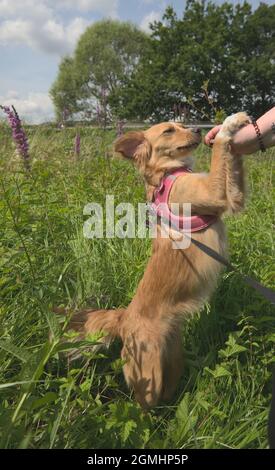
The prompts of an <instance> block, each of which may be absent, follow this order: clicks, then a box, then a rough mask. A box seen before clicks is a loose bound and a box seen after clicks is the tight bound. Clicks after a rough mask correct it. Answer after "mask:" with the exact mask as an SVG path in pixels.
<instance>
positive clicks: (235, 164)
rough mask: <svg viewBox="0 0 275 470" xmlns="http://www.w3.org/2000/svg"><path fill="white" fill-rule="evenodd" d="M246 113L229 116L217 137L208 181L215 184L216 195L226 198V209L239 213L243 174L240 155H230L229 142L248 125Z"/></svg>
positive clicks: (241, 202) (241, 203)
mask: <svg viewBox="0 0 275 470" xmlns="http://www.w3.org/2000/svg"><path fill="white" fill-rule="evenodd" d="M249 122H250V119H249V117H248V116H247V114H246V113H237V114H234V115H233V116H229V117H228V118H227V119H226V120H225V121H224V123H223V127H222V129H221V131H220V132H219V134H218V135H217V137H216V139H215V143H214V148H213V157H212V163H211V170H210V175H209V177H210V180H211V182H212V184H213V182H214V185H215V183H216V186H217V188H216V190H217V189H218V192H217V195H222V198H224V197H225V198H226V209H227V210H230V211H231V212H239V211H240V210H241V209H242V208H243V206H244V172H243V162H242V157H241V156H240V155H235V154H233V153H232V149H231V145H230V144H231V142H232V139H233V136H234V135H235V134H236V132H238V130H239V129H241V128H242V127H244V126H246V125H247V124H249Z"/></svg>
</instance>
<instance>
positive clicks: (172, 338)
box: [70, 113, 249, 407]
mask: <svg viewBox="0 0 275 470" xmlns="http://www.w3.org/2000/svg"><path fill="white" fill-rule="evenodd" d="M248 122H249V119H248V116H247V115H246V114H245V113H238V114H236V115H234V116H231V117H229V118H227V119H226V120H225V122H224V125H223V128H222V131H221V132H220V133H219V134H218V136H217V137H216V139H215V143H214V146H213V153H212V160H211V168H210V172H209V173H208V174H200V173H188V174H185V175H184V176H179V177H178V178H177V179H176V181H175V183H174V185H173V187H172V191H171V193H170V198H169V204H170V203H174V202H176V203H192V213H193V214H214V215H216V216H217V220H216V222H215V223H213V224H212V225H210V226H209V227H208V228H206V229H203V230H201V231H199V232H196V233H193V234H192V237H193V238H194V239H196V240H199V241H201V242H203V243H204V244H205V245H208V246H209V247H211V248H212V249H213V250H216V251H217V252H218V253H220V254H221V255H223V256H226V235H225V229H224V224H223V222H222V220H221V218H220V217H221V215H222V214H223V213H224V212H225V211H231V212H238V211H239V210H240V209H242V207H243V204H244V181H243V168H242V159H241V157H240V156H237V155H233V154H232V153H231V150H230V141H231V139H232V136H233V135H234V133H235V132H237V130H238V129H240V128H241V127H242V126H244V125H246V124H247V123H248ZM200 141H201V135H200V132H199V131H198V130H196V129H195V130H190V129H186V128H184V127H183V126H182V125H180V124H176V123H162V124H157V125H155V126H153V127H151V128H150V129H148V130H146V131H145V132H129V133H127V134H125V135H123V136H122V137H120V138H119V139H118V140H117V142H116V143H115V150H116V151H117V152H119V153H120V154H122V155H123V156H124V157H126V158H128V159H129V160H131V161H133V162H134V163H135V165H136V166H137V168H138V170H139V171H140V172H141V174H142V175H143V177H144V179H145V184H146V188H147V196H148V200H151V199H152V194H153V191H154V189H155V188H156V187H157V186H158V185H159V184H160V181H161V179H162V178H163V176H164V175H165V173H167V172H168V171H169V170H170V171H171V169H174V168H179V167H182V166H187V167H189V166H190V154H191V152H192V150H193V149H194V148H195V147H197V145H199V143H200ZM220 270H221V266H220V264H219V263H218V262H217V261H215V260H214V259H212V258H211V257H209V256H208V255H207V254H205V253H203V252H201V251H200V250H199V249H198V248H197V247H196V246H194V245H193V244H191V245H190V247H189V248H187V249H184V250H183V249H177V250H173V249H172V241H171V240H170V239H169V238H162V237H160V236H157V238H156V239H155V240H154V242H153V250H152V256H151V258H150V260H149V262H148V265H147V268H146V270H145V273H144V276H143V278H142V280H141V281H140V283H139V286H138V288H137V292H136V294H135V296H134V298H133V300H132V302H131V303H130V305H129V306H128V307H127V308H126V309H119V310H100V311H84V312H79V313H77V314H76V315H75V316H74V317H73V319H72V321H71V325H70V326H71V328H74V329H77V330H78V331H80V332H82V334H83V333H85V332H87V333H88V332H94V331H99V330H103V331H106V332H108V334H109V336H110V337H115V336H119V337H121V339H122V341H123V349H122V353H121V355H122V358H123V359H125V361H126V362H125V365H124V375H125V379H126V381H127V384H128V385H129V386H130V387H131V388H132V389H134V392H135V396H136V399H137V400H138V401H139V403H140V404H141V405H142V406H143V407H150V406H154V405H156V404H157V403H158V402H159V401H160V400H161V399H164V400H167V399H169V398H170V397H171V396H172V395H173V393H174V391H175V388H176V386H177V383H178V381H179V378H180V375H181V373H182V369H183V367H182V361H183V352H182V345H181V325H182V321H183V319H184V318H185V317H186V316H187V315H189V314H191V313H192V312H195V311H198V310H199V309H200V308H201V307H202V306H203V304H204V303H205V301H206V300H207V299H208V298H209V296H210V294H211V292H212V291H213V289H214V288H215V285H216V281H217V278H218V274H219V272H220Z"/></svg>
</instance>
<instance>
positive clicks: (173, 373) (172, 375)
mask: <svg viewBox="0 0 275 470" xmlns="http://www.w3.org/2000/svg"><path fill="white" fill-rule="evenodd" d="M182 373H183V347H182V341H181V335H180V334H177V335H176V336H175V335H173V336H172V337H171V338H170V339H169V341H168V344H167V349H166V354H165V363H164V371H163V390H162V399H163V400H164V401H169V400H170V399H171V398H172V396H173V395H174V393H175V390H176V388H177V386H178V383H179V380H180V377H181V376H182Z"/></svg>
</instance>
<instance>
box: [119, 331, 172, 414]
mask: <svg viewBox="0 0 275 470" xmlns="http://www.w3.org/2000/svg"><path fill="white" fill-rule="evenodd" d="M121 357H122V359H124V360H125V361H126V362H125V365H124V367H123V372H124V376H125V380H126V382H127V384H128V386H129V387H130V388H131V389H133V390H134V393H135V397H136V400H137V401H138V402H139V403H140V405H141V406H142V408H145V409H147V408H151V407H153V406H155V405H157V403H158V402H159V401H160V399H161V393H162V384H163V380H162V378H163V347H162V342H161V341H159V339H157V338H155V339H151V338H150V335H146V333H145V332H144V331H143V332H142V334H141V335H140V334H139V333H138V332H137V333H134V334H129V335H128V336H127V338H125V340H124V345H123V349H122V352H121Z"/></svg>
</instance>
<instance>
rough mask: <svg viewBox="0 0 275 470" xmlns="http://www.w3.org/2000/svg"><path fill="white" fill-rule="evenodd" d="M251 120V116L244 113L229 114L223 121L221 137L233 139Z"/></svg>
mask: <svg viewBox="0 0 275 470" xmlns="http://www.w3.org/2000/svg"><path fill="white" fill-rule="evenodd" d="M250 123H251V120H250V118H249V116H248V115H247V114H246V113H244V112H241V113H236V114H232V116H228V117H227V118H226V119H225V121H224V122H223V125H222V128H221V131H220V132H219V134H218V135H219V137H222V138H227V139H231V138H232V137H233V135H234V134H236V132H238V130H239V129H241V128H242V127H244V126H247V124H250Z"/></svg>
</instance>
